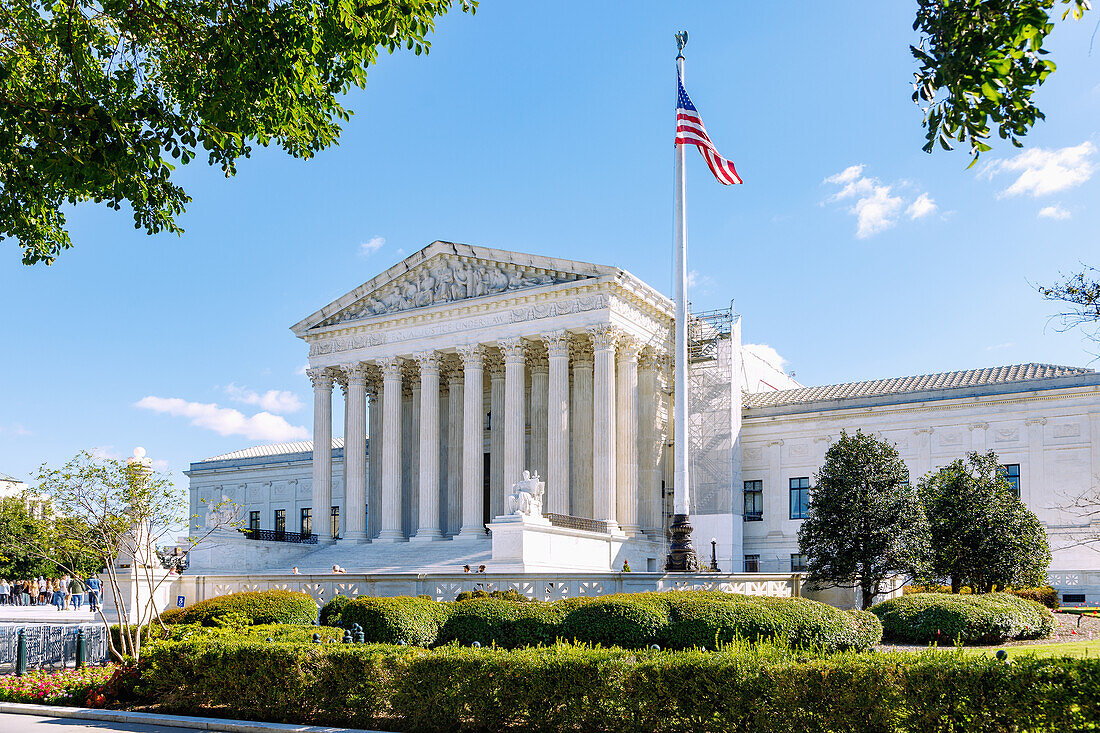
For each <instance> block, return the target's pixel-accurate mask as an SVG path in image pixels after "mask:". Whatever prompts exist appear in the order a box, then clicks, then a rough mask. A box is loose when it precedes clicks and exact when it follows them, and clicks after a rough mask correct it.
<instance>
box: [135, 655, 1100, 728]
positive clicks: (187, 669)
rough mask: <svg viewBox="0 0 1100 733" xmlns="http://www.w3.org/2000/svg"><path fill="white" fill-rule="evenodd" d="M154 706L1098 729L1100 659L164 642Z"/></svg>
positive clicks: (401, 720)
mask: <svg viewBox="0 0 1100 733" xmlns="http://www.w3.org/2000/svg"><path fill="white" fill-rule="evenodd" d="M140 669H141V672H142V674H141V682H140V684H139V686H138V688H137V689H135V690H134V692H135V693H136V694H139V695H140V696H141V698H142V700H143V701H145V702H147V703H152V704H156V705H157V706H158V707H159V708H160V709H161V710H164V711H166V712H175V713H184V714H204V713H206V714H209V713H213V714H216V715H219V716H226V717H235V718H246V719H255V720H265V721H272V722H295V723H309V724H314V725H339V726H352V727H356V728H369V729H382V730H400V731H406V732H408V733H422V732H423V733H429V732H434V731H488V730H538V731H548V732H549V731H563V732H564V731H571V732H572V731H580V730H583V731H604V732H606V733H620V732H622V733H626V732H627V731H631V732H633V731H640V730H644V731H653V732H654V733H673V732H676V733H680V732H682V731H700V732H707V731H715V732H717V731H732V730H740V731H747V730H753V731H784V732H788V731H789V732H790V733H794V732H795V731H799V732H802V731H817V732H824V731H837V732H839V731H844V732H845V733H848V732H849V731H857V732H862V731H867V732H868V733H870V732H871V731H874V732H875V733H902V732H914V733H916V732H918V731H919V732H920V733H926V732H933V733H934V732H938V731H943V732H944V733H946V732H947V731H962V730H975V731H979V730H980V731H1004V732H1006V733H1007V732H1008V731H1012V732H1014V733H1027V732H1031V731H1051V730H1066V731H1070V730H1091V729H1092V728H1091V727H1090V726H1095V723H1096V721H1097V720H1100V660H1097V659H1087V658H1084V659H1082V658H1078V659H1051V658H1036V657H1027V656H1024V657H1015V658H1013V661H1012V663H1011V664H1006V663H1003V662H1000V661H998V660H997V659H995V658H994V657H993V656H992V655H986V654H965V653H962V652H950V651H934V652H932V651H928V652H919V653H904V652H896V653H880V654H842V655H832V656H828V657H823V656H816V655H814V654H812V653H809V654H808V653H797V652H790V651H786V650H783V649H780V648H778V647H768V646H760V645H756V646H749V645H745V644H742V645H740V646H738V647H736V648H733V647H731V648H730V649H729V650H727V651H721V652H703V651H699V650H688V651H682V652H650V651H645V650H642V651H624V650H618V649H599V648H591V647H585V646H573V645H556V646H552V647H541V648H529V649H522V650H515V651H509V650H503V649H489V648H482V649H471V648H468V647H456V646H453V645H450V646H445V647H440V648H438V649H419V648H415V647H408V646H383V645H373V646H366V645H342V644H335V645H294V644H257V643H225V642H220V641H216V642H205V643H196V642H180V643H167V644H157V645H155V646H154V647H152V648H151V649H150V650H149V651H148V652H147V653H146V654H145V655H143V657H142V661H141V663H140Z"/></svg>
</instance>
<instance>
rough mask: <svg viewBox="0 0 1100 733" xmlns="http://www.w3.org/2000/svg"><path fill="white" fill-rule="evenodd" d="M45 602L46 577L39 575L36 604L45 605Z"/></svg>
mask: <svg viewBox="0 0 1100 733" xmlns="http://www.w3.org/2000/svg"><path fill="white" fill-rule="evenodd" d="M46 603H47V601H46V578H45V577H43V576H41V575H39V576H38V604H39V605H40V606H45V605H46Z"/></svg>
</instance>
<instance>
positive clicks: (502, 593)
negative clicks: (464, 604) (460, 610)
mask: <svg viewBox="0 0 1100 733" xmlns="http://www.w3.org/2000/svg"><path fill="white" fill-rule="evenodd" d="M475 598H502V599H504V600H506V601H515V602H516V603H534V599H532V598H528V597H527V596H524V595H520V593H519V591H517V590H516V589H515V588H509V589H508V590H494V591H486V590H481V589H480V588H479V589H477V590H464V591H462V592H461V593H459V594H458V595H457V596H456V597H455V600H456V601H469V600H472V599H475Z"/></svg>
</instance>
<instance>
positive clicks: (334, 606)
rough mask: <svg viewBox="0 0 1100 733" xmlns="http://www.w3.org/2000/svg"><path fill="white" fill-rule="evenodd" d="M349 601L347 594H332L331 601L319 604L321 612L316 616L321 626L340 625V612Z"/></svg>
mask: <svg viewBox="0 0 1100 733" xmlns="http://www.w3.org/2000/svg"><path fill="white" fill-rule="evenodd" d="M349 603H351V599H350V598H348V597H347V596H334V597H333V599H332V600H331V601H329V602H328V603H326V604H325V605H323V606H321V613H320V615H319V616H318V617H317V620H318V623H320V624H321V626H341V625H342V624H341V622H340V621H341V619H340V614H341V613H343V611H344V607H345V606H347V605H348V604H349Z"/></svg>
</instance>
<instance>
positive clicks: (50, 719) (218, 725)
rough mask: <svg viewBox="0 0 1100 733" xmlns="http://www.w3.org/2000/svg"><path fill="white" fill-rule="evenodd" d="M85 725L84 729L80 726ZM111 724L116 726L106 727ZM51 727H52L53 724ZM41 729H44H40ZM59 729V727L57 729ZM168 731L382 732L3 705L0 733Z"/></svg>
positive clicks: (47, 706)
mask: <svg viewBox="0 0 1100 733" xmlns="http://www.w3.org/2000/svg"><path fill="white" fill-rule="evenodd" d="M82 722H83V723H86V725H84V726H81V723H82ZM104 723H109V724H113V725H104ZM51 724H52V725H51ZM40 726H41V727H40ZM54 726H56V727H54ZM61 726H63V727H64V730H65V731H69V732H70V733H76V732H77V731H84V730H87V731H149V732H150V733H153V732H154V731H156V732H157V733H159V732H160V731H162V730H163V731H165V733H183V732H184V731H187V730H206V731H219V732H223V733H379V732H378V731H364V730H362V729H359V728H329V727H326V726H314V725H295V724H288V723H254V722H252V721H249V720H228V719H222V718H199V717H194V716H190V715H156V714H152V713H130V712H126V711H123V710H93V709H90V708H63V707H55V706H53V705H27V704H23V703H13V702H0V733H9V732H10V733H15V732H16V731H19V732H20V733H23V732H24V731H43V732H44V733H45V732H46V731H49V732H50V733H52V731H53V730H59V729H60V727H61Z"/></svg>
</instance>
